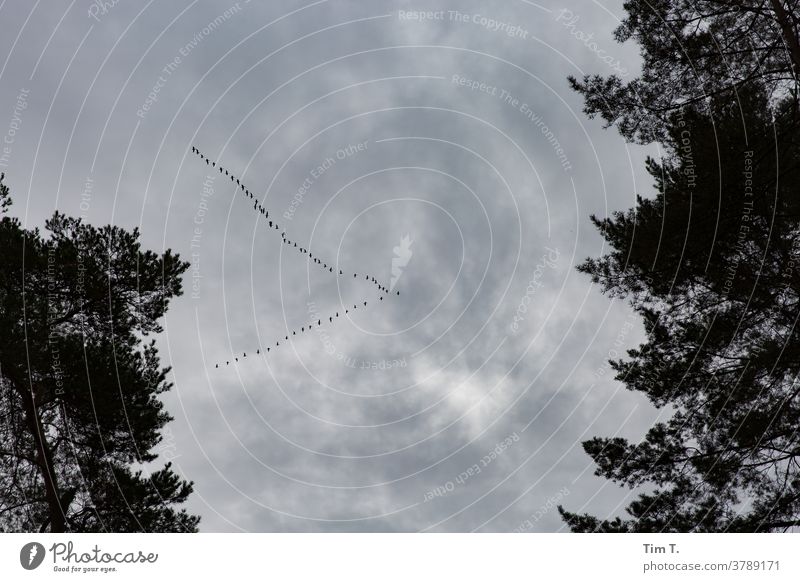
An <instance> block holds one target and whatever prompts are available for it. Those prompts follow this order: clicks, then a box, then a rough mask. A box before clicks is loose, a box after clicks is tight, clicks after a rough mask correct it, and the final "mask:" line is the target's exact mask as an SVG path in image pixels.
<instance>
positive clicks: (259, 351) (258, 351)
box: [256, 348, 269, 354]
mask: <svg viewBox="0 0 800 582" xmlns="http://www.w3.org/2000/svg"><path fill="white" fill-rule="evenodd" d="M267 349H269V348H267ZM260 353H261V350H256V354H260Z"/></svg>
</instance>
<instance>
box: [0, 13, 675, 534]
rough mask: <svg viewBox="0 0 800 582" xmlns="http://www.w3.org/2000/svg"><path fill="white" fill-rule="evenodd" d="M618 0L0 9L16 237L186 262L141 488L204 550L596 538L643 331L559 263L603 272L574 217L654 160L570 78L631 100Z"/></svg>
mask: <svg viewBox="0 0 800 582" xmlns="http://www.w3.org/2000/svg"><path fill="white" fill-rule="evenodd" d="M621 4H622V2H619V1H605V0H604V1H603V2H599V1H598V2H595V1H590V0H580V1H576V0H571V1H565V2H563V3H557V4H551V3H547V4H546V5H545V4H537V3H534V2H529V1H525V0H508V1H504V2H498V1H493V2H485V1H484V2H477V1H458V2H456V1H452V0H451V1H450V2H446V1H438V0H433V1H426V2H424V3H423V2H419V1H417V2H385V1H382V0H378V1H370V2H356V1H347V0H318V1H311V2H309V1H303V2H289V1H283V0H280V1H271V2H268V3H259V2H255V1H252V2H250V1H247V0H240V1H239V2H227V1H224V0H223V1H217V2H201V1H198V0H194V1H191V0H175V1H169V2H167V1H166V0H161V1H157V0H151V1H150V2H147V3H144V2H131V1H130V0H106V1H105V2H103V1H102V0H96V1H94V2H89V1H88V0H73V1H71V2H66V1H65V2H61V3H56V4H53V3H44V2H40V1H39V0H37V1H36V2H20V1H15V0H11V1H4V2H2V3H0V59H3V60H2V61H0V63H1V64H0V134H2V138H0V139H2V140H3V143H2V144H0V171H3V172H5V173H6V183H7V184H8V185H9V186H10V187H11V189H12V195H13V199H14V206H13V207H12V209H11V214H12V215H15V216H18V217H19V218H20V219H21V220H22V221H23V224H24V225H25V226H27V227H30V228H32V227H36V226H39V227H41V226H42V225H43V224H44V221H45V220H46V219H47V218H48V217H49V216H50V215H52V213H53V212H54V211H55V210H59V211H61V212H64V213H66V214H69V215H74V216H80V217H82V218H83V219H85V220H86V221H88V222H90V223H93V224H97V225H100V224H115V225H118V226H121V227H125V228H129V229H132V228H134V227H138V228H139V229H140V231H141V236H142V242H143V244H144V245H145V246H146V247H148V248H151V249H153V250H157V251H163V250H164V249H167V248H170V249H172V250H173V251H175V252H177V253H179V254H180V255H181V257H183V258H184V259H185V260H187V261H190V262H191V267H190V269H189V270H188V271H187V273H186V275H185V280H184V295H183V296H182V297H180V298H178V299H176V300H174V301H173V303H172V304H171V306H170V309H169V312H168V314H167V316H166V318H165V321H164V333H163V334H161V335H160V336H159V337H158V345H159V348H160V353H161V356H162V360H163V363H164V365H168V366H171V368H172V369H171V372H170V380H171V382H173V384H174V385H173V388H172V390H171V391H170V392H169V393H168V394H166V395H164V397H163V400H164V402H165V405H166V408H167V410H168V411H169V412H170V413H171V414H172V415H173V416H174V420H173V421H172V422H171V423H170V424H169V425H168V428H167V430H166V431H165V434H164V436H165V438H164V441H163V442H162V443H161V445H159V449H158V451H157V452H159V453H160V456H159V460H158V462H157V464H156V466H159V465H160V464H163V462H166V461H172V463H173V465H174V467H175V468H176V470H177V471H178V473H180V474H181V475H182V476H183V477H185V478H186V479H189V480H191V481H193V482H194V487H195V493H194V494H193V495H192V497H191V498H190V501H189V502H188V509H189V510H190V511H191V512H193V513H197V514H199V515H200V516H201V517H202V521H201V525H200V527H201V531H210V532H217V531H224V532H228V531H230V532H237V531H303V532H316V531H320V532H335V531H345V532H349V531H403V532H406V531H408V532H415V531H439V532H450V531H453V532H468V531H481V532H487V531H526V532H527V531H546V532H553V531H565V527H564V524H563V522H562V521H561V519H560V517H559V515H558V512H557V510H556V506H557V505H559V504H561V505H564V506H565V507H566V508H567V509H569V510H571V511H580V512H591V513H593V514H595V515H598V516H600V517H610V516H616V515H620V514H622V513H623V510H624V507H625V505H627V503H628V502H630V501H631V500H632V496H633V495H635V492H631V491H630V490H627V489H620V488H619V487H617V486H616V485H615V484H613V483H610V482H608V481H606V480H605V479H601V478H599V477H596V476H595V475H594V474H593V473H594V467H593V464H592V462H591V460H590V459H589V457H588V456H587V455H586V454H585V453H584V452H583V449H582V447H581V442H582V441H584V440H586V439H589V438H591V437H593V436H623V437H626V438H630V439H634V440H635V439H638V438H639V437H640V436H641V435H642V434H643V433H644V431H645V430H646V429H647V428H648V427H649V426H650V425H651V424H652V423H653V422H654V420H656V419H658V418H659V417H660V415H663V414H665V413H664V412H663V411H658V410H655V409H654V408H652V406H651V405H650V404H649V403H648V402H647V401H646V400H645V399H644V398H643V397H642V396H641V395H637V394H632V393H630V392H627V391H626V390H625V389H624V387H623V386H622V385H621V384H620V383H618V382H615V381H614V379H613V373H612V372H611V371H610V369H609V366H608V363H607V361H608V360H609V358H612V359H614V358H618V357H623V356H624V354H625V350H626V349H629V348H632V347H635V346H636V345H637V344H638V343H639V342H640V341H641V340H642V337H643V335H642V326H641V323H640V321H639V320H638V319H637V318H636V317H635V315H634V314H633V313H632V312H631V310H630V309H629V308H628V307H627V306H626V305H625V304H624V303H623V302H620V301H619V300H611V299H609V298H608V297H605V296H603V295H602V294H601V293H600V291H599V289H598V288H597V287H596V286H593V285H592V283H591V281H590V280H589V278H588V277H586V276H585V275H582V274H580V273H578V272H577V271H576V266H577V265H579V264H580V263H581V262H582V261H583V260H584V259H585V258H587V257H596V256H600V255H601V254H602V253H603V250H604V246H603V240H602V238H601V237H600V236H599V235H598V233H597V232H596V230H595V229H594V227H593V226H592V225H591V223H590V221H589V216H590V215H591V214H597V215H599V216H606V215H607V214H609V213H610V212H612V211H614V210H620V209H626V208H628V207H630V206H631V205H632V204H633V202H634V197H635V195H636V194H637V193H638V194H642V195H645V196H650V195H652V184H651V180H650V178H649V176H647V174H646V173H645V172H644V160H645V159H646V156H647V155H658V152H657V151H656V150H654V149H648V148H643V147H640V146H632V145H630V144H626V143H625V141H624V140H623V139H622V138H621V137H620V136H619V134H618V133H617V132H616V131H615V130H613V129H604V127H603V123H602V122H601V121H600V120H596V119H595V120H591V119H588V118H587V117H586V116H585V115H584V114H583V112H582V101H581V97H580V95H578V94H576V93H575V92H573V91H572V90H571V89H570V88H569V85H568V82H567V76H568V75H575V76H578V77H580V76H582V75H584V74H601V75H608V74H612V73H615V74H618V75H620V76H622V77H623V79H632V78H634V77H635V76H636V74H637V71H638V70H639V58H638V51H637V48H636V46H634V45H632V44H623V45H621V44H618V43H616V42H615V41H614V39H613V30H614V28H615V27H616V26H617V25H618V24H619V21H620V19H621V18H622V17H623V11H622V7H621ZM192 147H197V148H199V150H200V151H201V152H202V153H203V155H205V156H207V157H208V158H210V159H211V160H213V161H215V162H216V163H219V164H221V165H222V166H224V168H225V169H226V170H229V171H230V172H231V173H233V174H234V175H235V176H236V178H238V179H240V181H241V182H242V183H243V184H245V185H246V188H247V189H248V191H249V192H252V194H253V199H250V197H249V195H246V194H244V193H243V192H242V190H241V189H237V188H236V186H235V184H233V183H232V182H231V180H230V178H229V177H226V176H224V175H221V174H220V173H219V171H218V170H217V169H216V168H214V167H211V166H209V165H207V164H206V163H205V162H204V161H203V160H202V159H200V158H199V157H198V156H197V155H195V154H193V153H192ZM254 203H257V204H261V205H262V206H263V207H264V208H265V209H266V211H269V213H270V219H273V220H274V221H276V222H277V224H278V225H279V227H278V229H277V230H275V229H274V228H272V229H271V228H269V226H268V220H269V219H267V218H266V217H265V216H263V215H261V214H260V213H259V212H257V211H256V210H254ZM282 236H285V237H286V240H289V241H292V242H291V243H290V244H286V243H284V242H282V241H283V239H282ZM294 243H297V245H298V247H302V248H305V249H308V250H309V252H310V253H311V254H314V256H315V257H318V258H319V259H320V261H322V262H323V263H324V264H325V265H326V266H327V269H328V270H324V269H323V268H322V267H321V266H320V265H317V264H315V263H314V262H313V260H310V259H309V258H308V255H307V254H303V253H301V252H299V251H298V250H297V249H296V248H294V246H293V245H294ZM331 268H333V269H334V273H331V272H330V271H329V269H331ZM340 270H341V271H342V275H341V276H339V275H338V271H340ZM354 273H356V274H358V276H357V277H353V276H352V274H354ZM365 275H366V276H368V277H369V278H370V279H371V278H372V277H375V279H376V281H378V282H379V284H380V285H382V286H385V287H386V288H387V289H388V288H390V287H391V292H386V293H384V292H382V291H380V290H379V289H378V287H377V286H376V285H374V284H372V282H371V280H366V279H364V276H365ZM398 292H399V294H398ZM381 296H382V297H383V299H380V297H381ZM365 301H366V302H367V305H364V304H363V303H364V302H365ZM354 305H356V306H358V309H353V306H354ZM345 310H347V311H346V312H345ZM336 313H338V314H339V317H336V316H335V314H336ZM329 317H330V318H333V321H330V320H329V319H328V318H329ZM317 321H321V322H322V324H321V325H317V324H316V322H317ZM310 322H313V327H312V328H311V329H308V327H307V326H308V325H309V323H310ZM301 328H304V331H301ZM293 331H295V332H296V333H297V335H292V332H293ZM286 336H289V337H290V338H291V339H290V341H286V340H285V339H284V338H285V337H286ZM276 342H278V343H280V345H279V346H276ZM267 347H270V348H271V349H270V352H269V353H264V352H265V350H266V348H267ZM256 350H258V351H259V352H260V353H259V354H256ZM245 353H246V354H247V357H246V358H245V357H244V354H245ZM236 358H238V361H237V360H236ZM226 362H229V363H228V364H227V365H226ZM217 364H220V366H219V367H217ZM661 417H663V416H661Z"/></svg>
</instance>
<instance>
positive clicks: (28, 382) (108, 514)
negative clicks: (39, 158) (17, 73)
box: [0, 178, 199, 532]
mask: <svg viewBox="0 0 800 582" xmlns="http://www.w3.org/2000/svg"><path fill="white" fill-rule="evenodd" d="M10 203H11V200H10V197H9V190H8V187H7V186H6V185H5V184H3V183H2V178H0V208H1V209H2V212H3V214H5V212H6V211H7V208H8V206H9V205H10ZM45 229H46V231H47V232H48V233H49V236H44V235H43V233H41V232H40V231H39V230H38V229H33V230H28V229H24V228H22V226H21V225H20V222H19V221H18V220H17V219H14V218H10V217H8V216H3V217H2V219H0V248H2V249H3V253H2V254H0V320H2V329H3V335H2V339H0V382H1V383H2V385H1V386H0V529H3V530H6V531H37V530H38V531H51V532H63V531H113V532H120V531H158V532H171V531H172V532H176V531H196V529H197V524H198V521H199V518H198V517H196V516H193V515H190V514H188V513H187V512H186V511H185V510H183V509H181V510H178V509H176V508H175V506H176V505H179V504H181V503H183V502H184V501H185V500H186V499H187V497H188V496H189V494H190V493H191V491H192V484H191V483H189V482H186V481H184V480H182V479H180V478H179V477H178V476H177V475H176V474H175V473H174V472H173V470H172V469H171V466H170V463H167V464H166V466H164V467H163V468H161V469H160V470H156V471H153V472H150V473H149V474H147V473H146V472H145V467H144V464H145V463H151V462H153V461H155V459H156V458H157V454H156V453H155V452H153V449H154V448H155V447H156V446H157V445H158V443H159V442H160V441H161V439H162V437H161V435H160V430H161V429H162V427H164V425H165V424H166V423H167V422H169V421H170V420H171V417H170V416H169V414H167V413H166V412H165V411H164V410H163V405H162V403H161V402H160V400H159V399H158V396H159V394H161V393H163V392H165V391H167V390H169V388H170V384H169V383H168V382H167V380H166V376H167V373H168V371H169V369H168V368H166V369H165V368H162V367H161V366H160V363H159V358H158V353H157V351H156V348H155V345H154V341H150V342H148V343H145V339H146V336H148V335H149V334H151V333H157V332H159V331H161V327H160V325H159V323H158V320H159V319H160V318H161V316H163V315H164V313H165V311H166V309H167V306H168V304H169V301H170V299H171V298H173V297H176V296H179V295H180V294H181V274H182V273H183V272H184V271H185V270H186V269H187V268H188V263H185V262H181V261H180V260H179V258H178V256H177V255H174V254H172V252H171V251H169V250H167V251H166V252H165V253H163V254H162V255H160V256H159V255H158V254H156V253H153V252H151V251H143V250H141V248H140V244H139V240H138V239H139V233H138V231H137V230H133V231H132V232H128V231H125V230H123V229H121V228H118V227H115V226H105V227H102V228H95V227H92V226H90V225H87V224H84V223H82V222H81V220H79V219H75V218H68V217H66V216H64V215H63V214H60V213H55V214H54V215H53V217H52V218H51V219H50V220H48V221H47V223H46V226H45Z"/></svg>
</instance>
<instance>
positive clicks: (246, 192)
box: [192, 146, 400, 368]
mask: <svg viewBox="0 0 800 582" xmlns="http://www.w3.org/2000/svg"><path fill="white" fill-rule="evenodd" d="M192 153H193V154H197V155H198V156H199V157H200V159H201V160H204V161H205V163H206V165H207V166H209V167H212V168H214V169H217V170H219V173H220V174H223V175H225V176H227V177H229V178H230V180H231V182H232V183H233V184H235V185H236V190H237V191H241V193H242V195H243V196H244V197H245V198H247V199H248V200H252V201H253V210H256V211H257V212H258V213H259V214H261V216H263V217H264V224H267V225H268V228H269V229H270V230H275V231H279V232H280V234H281V241H282V244H285V245H287V246H288V247H289V248H292V249H296V250H297V251H298V252H299V253H301V254H303V255H306V260H309V261H312V262H313V264H315V265H318V266H319V267H321V268H322V269H324V270H325V271H327V272H328V273H330V274H334V275H336V272H335V271H336V270H335V269H334V268H333V266H332V265H328V263H327V262H326V261H323V260H322V259H320V258H319V257H318V256H317V257H315V256H314V254H313V253H312V252H311V251H310V250H309V249H307V248H305V247H304V246H302V245H299V246H298V244H297V242H296V241H292V240H290V239H289V238H287V236H286V231H285V230H283V229H282V228H281V227H280V226H279V225H278V222H277V221H276V220H274V216H273V217H272V219H270V214H269V210H267V208H266V207H264V206H263V205H262V204H261V202H259V200H258V198H256V197H255V196H254V195H253V192H252V191H250V189H248V188H247V187H246V186H245V185H244V184H243V183H242V182H241V181H240V180H239V178H237V177H236V176H234V175H233V174H232V173H231V172H229V171H228V170H227V169H225V168H223V167H222V165H221V164H218V163H216V162H214V161H212V160H210V159H209V158H208V157H207V156H205V155H204V154H203V153H202V152H200V150H199V149H197V148H196V147H194V146H192ZM352 275H353V278H354V279H358V278H359V274H358V273H352ZM337 276H339V277H345V276H346V277H349V276H350V273H349V272H348V273H347V274H345V272H344V271H343V270H342V269H338V275H337ZM364 280H366V281H368V282H370V283H372V284H373V285H375V286H376V287H377V288H378V291H380V292H381V293H382V294H381V295H380V296H379V297H378V299H379V300H380V301H383V297H384V296H385V295H388V294H389V288H388V287H386V286H385V285H383V284H381V283H380V282H379V281H378V279H376V278H375V277H373V276H371V275H368V274H364ZM396 293H397V295H400V291H397V292H396ZM361 303H362V307H367V301H362V302H361ZM358 306H359V304H358V303H354V304H353V307H352V309H353V310H356V309H358ZM344 313H345V314H348V313H350V307H347V308H345V309H344ZM338 317H339V311H337V312H335V313H334V314H332V315H330V316H328V324H332V323H333V320H334V319H337V318H338ZM323 321H324V318H321V317H320V318H318V319H317V320H316V322H314V321H313V320H312V321H310V322H308V323H307V324H306V325H304V326H301V327H300V330H299V331H300V333H301V334H303V333H305V332H306V331H311V329H312V328H313V327H314V325H316V326H317V327H321V326H322V325H323ZM297 333H298V331H297V330H293V331H292V332H291V333H286V334H284V336H283V341H284V342H288V341H289V338H290V337H292V336H296V335H297ZM280 345H281V340H280V339H278V340H277V341H276V342H275V345H274V346H272V345H270V346H267V347H266V348H263V349H262V347H259V348H257V349H256V351H255V353H256V355H259V356H260V355H262V354H268V353H270V352H271V350H274V349H275V348H278V347H280ZM251 353H252V350H251ZM241 357H242V358H246V357H247V352H242V355H241ZM238 361H239V356H234V357H233V363H236V362H238ZM231 363H232V362H231V360H226V361H225V363H224V365H225V366H230V365H231ZM221 365H223V364H222V362H218V363H216V364H215V365H214V367H215V368H219V367H220V366H221Z"/></svg>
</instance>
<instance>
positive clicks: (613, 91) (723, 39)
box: [570, 0, 800, 143]
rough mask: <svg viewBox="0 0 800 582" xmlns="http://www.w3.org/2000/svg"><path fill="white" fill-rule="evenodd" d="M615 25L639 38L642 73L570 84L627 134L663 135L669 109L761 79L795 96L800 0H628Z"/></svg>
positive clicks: (799, 70)
mask: <svg viewBox="0 0 800 582" xmlns="http://www.w3.org/2000/svg"><path fill="white" fill-rule="evenodd" d="M625 10H626V11H627V14H628V15H627V18H626V19H625V20H624V21H623V22H622V24H621V25H620V26H619V27H618V28H617V30H616V31H615V37H616V39H617V40H618V41H619V42H625V41H628V40H633V41H635V42H636V43H637V44H638V45H639V47H640V53H641V57H642V60H643V63H642V74H641V76H640V77H638V78H636V79H634V80H632V81H631V82H629V83H626V82H624V81H623V79H621V78H620V77H618V76H616V75H612V76H610V77H602V76H599V75H586V76H584V77H583V79H581V80H580V81H579V80H577V79H576V78H574V77H570V84H571V85H572V87H573V88H574V89H576V90H577V91H579V92H580V93H582V94H583V96H584V98H585V112H586V113H587V114H588V115H589V116H590V117H594V116H595V115H600V116H601V117H602V118H603V119H605V120H606V122H607V123H608V124H609V125H616V127H617V128H618V129H619V130H620V132H621V133H622V134H623V135H624V136H625V137H627V138H629V139H631V140H634V141H638V142H645V143H647V142H651V141H655V140H659V139H662V138H664V137H665V129H666V125H667V123H666V122H667V119H668V117H669V114H670V113H671V112H673V111H675V110H676V109H678V108H680V107H682V106H684V105H687V104H692V103H694V104H702V103H703V102H704V101H705V100H706V99H707V98H709V97H710V96H728V97H730V96H731V94H735V93H736V92H737V91H740V90H742V89H744V88H746V87H748V86H749V85H753V84H755V85H758V86H760V87H762V88H764V90H765V91H766V92H767V93H768V94H769V95H770V96H771V97H773V98H775V99H782V98H785V97H786V96H787V94H794V95H796V91H797V79H798V77H800V36H799V35H800V0H628V1H627V2H626V3H625Z"/></svg>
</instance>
